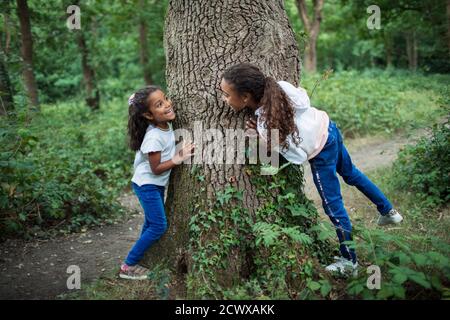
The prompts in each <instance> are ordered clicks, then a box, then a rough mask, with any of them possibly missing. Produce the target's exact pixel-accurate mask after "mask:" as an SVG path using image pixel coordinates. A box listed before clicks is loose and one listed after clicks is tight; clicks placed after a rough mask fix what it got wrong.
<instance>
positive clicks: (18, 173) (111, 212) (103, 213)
mask: <svg viewBox="0 0 450 320" xmlns="http://www.w3.org/2000/svg"><path fill="white" fill-rule="evenodd" d="M122 101H125V100H122ZM29 116H30V115H28V114H27V111H19V112H18V113H17V114H16V115H15V116H14V115H13V116H12V117H10V118H9V119H0V121H1V128H2V129H1V130H0V144H1V145H2V148H1V151H0V175H1V181H0V189H1V193H0V208H1V220H0V230H1V231H0V232H1V237H2V238H6V237H11V236H23V237H30V236H36V235H38V236H40V235H42V236H45V235H46V234H45V232H47V231H50V230H54V231H58V230H60V229H62V227H63V226H64V231H65V232H67V231H74V230H79V229H80V228H81V226H84V225H92V224H98V223H100V222H102V221H105V220H107V221H108V220H111V219H112V218H113V217H117V216H118V215H119V214H121V213H123V212H122V209H121V207H120V206H119V205H118V203H117V201H116V198H117V196H118V194H119V191H120V190H122V189H123V188H124V187H125V186H126V185H127V184H128V181H129V178H130V171H131V164H130V163H131V161H132V154H131V153H130V152H129V151H127V147H126V139H125V134H126V117H127V115H126V108H123V106H122V105H121V104H119V103H111V104H110V105H108V106H105V110H102V111H100V112H97V113H95V112H92V111H90V110H89V109H88V108H87V107H85V106H84V105H81V104H77V103H62V104H59V105H53V106H46V105H44V106H42V111H41V112H40V113H36V114H35V115H33V116H32V117H33V118H32V120H31V121H29V120H27V119H28V117H29Z"/></svg>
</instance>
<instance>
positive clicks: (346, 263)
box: [325, 257, 358, 277]
mask: <svg viewBox="0 0 450 320" xmlns="http://www.w3.org/2000/svg"><path fill="white" fill-rule="evenodd" d="M334 260H337V261H336V262H335V263H332V264H330V265H329V266H327V267H326V268H325V270H326V271H328V272H332V273H335V272H337V273H340V274H344V275H345V274H347V273H349V272H351V273H352V275H353V276H354V277H356V276H357V275H358V262H355V263H353V262H352V261H351V260H348V259H346V258H344V257H334Z"/></svg>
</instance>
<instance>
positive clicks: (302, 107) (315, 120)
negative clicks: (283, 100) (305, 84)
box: [255, 81, 329, 164]
mask: <svg viewBox="0 0 450 320" xmlns="http://www.w3.org/2000/svg"><path fill="white" fill-rule="evenodd" d="M277 83H278V85H279V86H280V87H281V88H282V89H283V91H284V92H285V93H286V95H287V96H288V97H289V98H290V99H291V101H292V105H293V107H294V110H295V116H294V117H295V118H294V121H295V124H296V125H297V128H298V131H299V136H300V139H301V142H300V144H299V146H298V147H297V146H296V145H295V144H294V141H293V138H292V135H291V134H290V135H288V136H287V140H288V146H289V147H288V149H287V150H281V152H280V153H281V154H282V155H283V156H284V157H285V158H286V159H287V160H288V161H290V162H292V163H295V164H302V163H303V162H305V161H307V160H309V159H312V158H314V157H315V156H316V155H317V154H318V153H319V152H320V151H321V150H322V149H323V147H324V145H325V143H326V141H327V138H328V124H329V118H328V115H327V113H326V112H325V111H321V110H318V109H316V108H314V107H311V105H310V101H309V97H308V94H307V92H306V90H305V89H303V88H301V87H298V88H297V87H294V86H293V85H292V84H290V83H289V82H286V81H278V82H277ZM261 113H262V107H259V108H258V109H257V110H256V111H255V115H256V116H257V117H258V121H257V130H258V132H259V134H260V135H261V136H262V137H263V138H265V139H266V140H267V132H266V131H267V129H266V127H265V123H264V121H262V119H261V117H260V116H261ZM278 149H279V146H277V147H276V148H275V150H276V151H279V150H278Z"/></svg>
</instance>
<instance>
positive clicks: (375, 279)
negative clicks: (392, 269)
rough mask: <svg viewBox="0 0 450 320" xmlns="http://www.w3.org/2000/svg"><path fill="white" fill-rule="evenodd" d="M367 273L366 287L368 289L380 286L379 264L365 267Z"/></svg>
mask: <svg viewBox="0 0 450 320" xmlns="http://www.w3.org/2000/svg"><path fill="white" fill-rule="evenodd" d="M367 274H370V276H369V278H367V283H366V285H367V288H368V289H370V290H373V289H377V290H380V288H381V270H380V267H379V266H376V265H371V266H369V267H368V268H367Z"/></svg>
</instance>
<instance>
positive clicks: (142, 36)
mask: <svg viewBox="0 0 450 320" xmlns="http://www.w3.org/2000/svg"><path fill="white" fill-rule="evenodd" d="M139 8H140V13H141V15H140V16H139V58H140V59H139V60H140V62H141V66H142V71H143V73H144V80H145V83H146V84H147V85H150V84H152V83H153V80H152V74H151V71H150V68H149V64H148V63H149V59H148V40H147V35H148V32H147V22H146V21H145V18H144V17H143V16H142V12H144V10H145V9H146V1H145V0H139Z"/></svg>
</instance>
